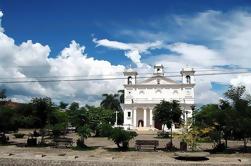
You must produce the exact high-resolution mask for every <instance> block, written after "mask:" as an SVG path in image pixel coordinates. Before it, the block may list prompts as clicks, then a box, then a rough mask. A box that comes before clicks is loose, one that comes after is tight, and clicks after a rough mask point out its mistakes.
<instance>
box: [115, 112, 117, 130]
mask: <svg viewBox="0 0 251 166" xmlns="http://www.w3.org/2000/svg"><path fill="white" fill-rule="evenodd" d="M115 113H116V121H115V127H117V126H118V111H116V112H115Z"/></svg>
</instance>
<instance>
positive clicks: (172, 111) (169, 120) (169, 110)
mask: <svg viewBox="0 0 251 166" xmlns="http://www.w3.org/2000/svg"><path fill="white" fill-rule="evenodd" d="M181 115H182V110H181V108H180V104H179V103H178V101H175V100H173V101H172V102H168V101H164V100H163V101H161V103H160V104H157V105H156V106H155V107H154V115H153V119H154V120H155V121H158V122H160V123H162V124H164V125H166V126H167V127H168V128H170V129H171V141H170V142H171V145H173V140H172V125H173V123H180V122H181Z"/></svg>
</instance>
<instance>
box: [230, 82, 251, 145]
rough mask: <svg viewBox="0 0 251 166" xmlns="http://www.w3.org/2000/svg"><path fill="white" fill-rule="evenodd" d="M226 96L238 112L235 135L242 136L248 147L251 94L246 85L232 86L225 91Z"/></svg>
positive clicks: (236, 114) (235, 117)
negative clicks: (247, 91)
mask: <svg viewBox="0 0 251 166" xmlns="http://www.w3.org/2000/svg"><path fill="white" fill-rule="evenodd" d="M225 96H226V98H227V99H228V100H229V101H230V103H232V108H233V110H234V111H235V112H236V113H235V116H234V117H233V118H234V119H235V121H234V122H235V123H234V124H235V126H234V136H235V137H237V138H242V139H243V141H244V148H245V149H247V140H248V138H250V137H251V128H250V126H251V106H250V104H251V103H250V95H247V94H246V88H245V86H237V87H234V86H230V88H229V89H228V91H227V92H226V93H225Z"/></svg>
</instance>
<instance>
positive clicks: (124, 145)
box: [108, 127, 137, 150]
mask: <svg viewBox="0 0 251 166" xmlns="http://www.w3.org/2000/svg"><path fill="white" fill-rule="evenodd" d="M136 136H137V133H136V132H134V131H125V130H124V129H123V128H121V127H118V128H113V129H112V132H111V135H110V136H109V137H108V138H109V139H111V140H113V142H114V143H115V144H116V145H117V146H118V148H119V149H122V150H127V149H128V143H129V141H130V140H131V139H133V138H134V137H136Z"/></svg>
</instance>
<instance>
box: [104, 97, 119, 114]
mask: <svg viewBox="0 0 251 166" xmlns="http://www.w3.org/2000/svg"><path fill="white" fill-rule="evenodd" d="M103 97H104V99H103V100H102V101H101V103H100V105H101V106H102V107H104V108H105V109H111V110H114V111H120V110H121V107H120V102H119V100H118V94H103Z"/></svg>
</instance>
